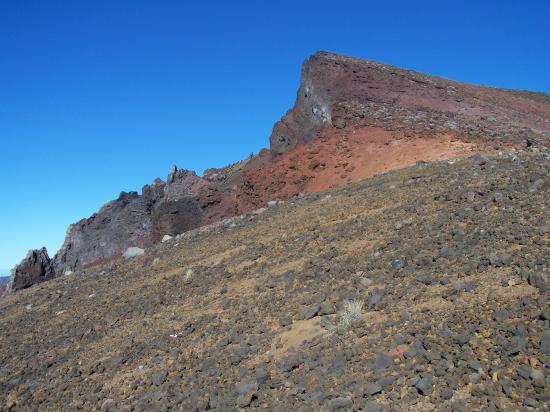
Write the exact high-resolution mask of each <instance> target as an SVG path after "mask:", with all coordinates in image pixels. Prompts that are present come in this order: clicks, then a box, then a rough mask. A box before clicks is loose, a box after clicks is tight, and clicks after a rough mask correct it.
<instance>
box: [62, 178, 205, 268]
mask: <svg viewBox="0 0 550 412" xmlns="http://www.w3.org/2000/svg"><path fill="white" fill-rule="evenodd" d="M167 180H168V181H167V182H166V183H165V182H163V181H162V180H160V179H157V180H156V181H155V182H154V183H153V184H151V185H146V186H144V187H143V189H142V193H141V195H139V194H138V193H136V192H129V193H126V192H122V193H121V194H120V196H119V197H118V199H116V200H113V201H111V202H109V203H107V204H106V205H104V206H103V207H102V208H101V209H100V210H99V212H98V213H96V214H94V215H92V216H91V217H89V218H87V219H82V220H81V221H79V222H77V223H75V224H72V225H70V226H69V229H68V231H67V235H66V238H65V242H64V243H63V246H62V247H61V249H60V250H59V252H58V253H57V254H56V256H55V257H54V259H53V267H54V268H55V271H56V273H58V274H61V273H64V272H65V271H67V270H75V269H79V268H81V267H84V266H89V265H94V264H97V263H101V262H103V261H105V260H107V259H112V258H114V257H118V256H120V255H121V254H122V252H124V251H125V250H126V249H127V248H129V247H132V246H137V247H142V248H143V247H147V246H149V245H151V244H152V243H155V242H158V241H159V240H160V239H161V238H162V236H163V235H165V234H169V235H175V234H178V233H181V232H185V231H187V230H189V229H193V228H195V227H197V226H199V225H200V222H201V217H202V209H201V207H200V204H199V202H198V196H197V194H198V189H199V188H200V187H201V186H202V185H203V184H204V181H203V179H201V178H200V177H199V176H197V175H196V174H195V173H194V172H192V171H188V170H177V169H176V168H175V167H173V169H172V171H171V173H170V175H169V176H168V179H167Z"/></svg>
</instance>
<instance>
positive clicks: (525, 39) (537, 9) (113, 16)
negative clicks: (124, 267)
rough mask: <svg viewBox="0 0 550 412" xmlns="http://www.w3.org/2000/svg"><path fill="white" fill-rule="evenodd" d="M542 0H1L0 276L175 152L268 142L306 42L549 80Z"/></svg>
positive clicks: (158, 172) (212, 153)
mask: <svg viewBox="0 0 550 412" xmlns="http://www.w3.org/2000/svg"><path fill="white" fill-rule="evenodd" d="M549 4H550V2H548V1H483V2H479V1H461V2H445V1H430V2H422V1H410V0H409V1H391V2H378V1H377V2H368V1H355V2H354V1H344V2H334V1H330V2H329V1H322V0H317V1H311V2H308V1H302V2H296V1H292V2H291V1H277V2H268V1H249V2H245V1H233V2H225V1H223V2H222V1H203V2H189V1H148V2H145V1H138V0H132V1H99V0H96V1H63V2H61V1H7V0H6V1H2V0H0V144H1V152H0V179H1V183H2V189H1V190H0V275H1V274H3V273H5V272H6V269H8V268H10V267H12V266H13V265H14V264H16V263H17V262H18V261H19V260H20V259H21V258H23V256H24V255H25V253H26V251H27V250H28V249H30V248H37V247H41V246H43V245H45V246H47V247H48V250H49V252H50V255H53V254H54V253H55V252H56V251H57V249H58V248H59V246H60V245H61V243H62V241H63V238H64V234H65V230H66V228H67V226H68V224H69V223H71V222H75V221H77V220H79V219H81V218H83V217H86V216H89V215H90V214H92V213H93V212H95V211H96V210H97V209H98V208H99V207H100V206H101V205H102V204H103V203H105V202H106V201H108V200H109V199H112V198H115V197H117V195H118V193H119V192H120V191H121V190H126V191H128V190H138V191H139V190H140V189H141V187H142V186H143V185H144V184H145V183H149V182H151V181H152V180H153V179H155V178H156V177H158V176H160V177H162V178H165V177H166V174H167V172H168V169H169V167H170V165H172V164H174V163H175V164H177V165H178V166H179V167H182V168H189V169H194V170H196V171H197V172H199V173H200V172H202V170H203V169H205V168H208V167H219V166H223V165H225V164H227V163H230V162H233V161H236V160H239V159H241V158H243V157H245V156H247V155H248V154H250V153H251V152H258V151H259V149H260V148H262V147H265V146H267V145H268V136H269V134H270V131H271V128H272V126H273V123H274V122H275V121H276V120H278V119H279V118H280V116H281V115H282V114H283V113H284V112H285V111H286V110H287V109H288V108H290V106H291V105H292V103H293V101H294V97H295V94H296V89H297V86H298V81H299V69H300V64H301V62H302V61H303V60H304V59H305V58H306V57H307V56H308V55H310V54H311V53H313V52H314V51H316V50H330V51H335V52H340V53H344V54H348V55H353V56H357V57H363V58H369V59H373V60H379V61H382V62H385V63H390V64H394V65H397V66H402V67H405V68H411V69H415V70H418V71H423V72H427V73H431V74H436V75H441V76H444V77H448V78H452V79H455V80H460V81H465V82H472V83H480V84H487V85H493V86H501V87H507V88H520V89H531V90H538V91H545V92H550V76H549V73H550V52H549V44H550V28H549V27H550V25H549V24H548V21H547V19H548V16H549V15H550V6H549Z"/></svg>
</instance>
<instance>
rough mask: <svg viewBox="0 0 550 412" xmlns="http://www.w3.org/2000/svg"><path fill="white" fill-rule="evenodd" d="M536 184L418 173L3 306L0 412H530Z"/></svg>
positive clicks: (537, 342)
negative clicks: (170, 411) (244, 411)
mask: <svg viewBox="0 0 550 412" xmlns="http://www.w3.org/2000/svg"><path fill="white" fill-rule="evenodd" d="M549 167H550V158H549V153H548V151H547V150H546V149H544V148H543V149H540V150H539V149H537V148H534V149H530V150H529V151H522V152H518V153H512V154H503V155H502V156H497V157H491V158H485V157H481V156H474V157H472V158H469V159H464V160H452V161H449V162H447V161H444V162H435V163H429V164H424V163H419V164H417V165H415V166H412V167H409V168H406V169H401V170H397V171H393V172H390V173H386V174H382V175H380V176H376V177H374V178H371V179H368V180H364V181H361V182H359V183H353V184H350V185H347V186H344V187H341V188H338V189H335V190H332V191H330V192H326V193H321V194H317V195H312V196H306V197H302V198H296V199H293V200H291V201H289V202H286V203H281V204H278V205H276V206H274V207H271V208H268V209H267V210H266V211H264V212H263V213H259V212H258V213H256V214H247V215H244V216H241V217H238V218H233V219H229V220H227V221H225V222H221V223H219V224H215V225H212V226H208V227H205V228H201V229H196V230H193V231H190V232H188V233H186V234H183V235H181V236H178V237H177V238H176V239H173V240H172V241H170V242H166V243H163V244H161V245H158V246H153V247H151V248H149V249H148V250H147V251H146V252H145V254H144V255H142V256H139V257H136V258H134V259H131V260H129V261H126V262H123V261H116V262H112V263H110V264H108V265H104V266H99V267H94V268H89V269H86V270H82V271H79V272H77V273H74V274H72V275H69V276H64V277H61V278H57V279H53V280H51V281H49V282H47V283H43V284H41V285H37V286H35V287H33V288H29V289H26V290H23V291H21V292H19V293H17V294H14V295H10V296H7V297H6V298H5V299H3V300H2V301H0V311H1V313H2V317H1V318H0V328H1V329H2V331H4V332H3V333H2V334H1V335H0V361H1V363H2V365H3V367H2V368H1V369H0V399H1V400H2V405H3V409H10V408H14V409H17V408H20V409H22V408H27V409H33V410H34V409H76V408H82V409H85V410H93V409H102V410H131V408H135V409H138V410H143V409H152V410H156V409H162V408H166V407H168V408H170V407H173V408H180V409H183V410H192V409H193V410H205V409H214V410H228V409H231V410H234V409H235V408H237V407H242V408H246V407H250V408H264V409H265V408H266V409H277V408H278V409H281V410H297V409H300V408H306V409H313V410H369V411H375V410H390V408H391V410H403V411H405V410H435V409H440V408H453V410H483V409H491V408H494V407H497V408H498V409H500V410H515V409H521V408H532V409H536V410H544V409H547V408H548V406H549V405H548V403H549V398H548V392H547V390H546V389H545V388H546V387H548V386H547V385H548V383H549V382H548V369H547V365H548V363H549V361H550V358H549V355H550V329H549V319H550V313H549V311H548V304H549V303H550V302H549V299H548V298H549V294H548V283H547V280H548V270H549V267H550V262H549V259H548V253H547V252H548V220H547V219H548V206H549V205H548V199H549V197H548V191H549V187H550V182H549V180H548V176H549V175H550V174H549ZM346 302H361V303H362V304H363V309H362V311H360V313H357V312H356V314H357V316H356V317H357V319H356V320H351V321H350V322H345V321H344V320H345V319H346V318H344V317H343V316H342V314H337V313H335V312H337V311H339V310H341V309H342V308H343V307H344V306H345V304H346ZM355 308H356V309H358V308H357V305H356V306H355ZM346 313H347V315H348V316H347V318H350V317H351V318H353V316H350V315H353V312H350V311H348V312H346ZM335 326H336V327H335ZM527 410H529V409H527Z"/></svg>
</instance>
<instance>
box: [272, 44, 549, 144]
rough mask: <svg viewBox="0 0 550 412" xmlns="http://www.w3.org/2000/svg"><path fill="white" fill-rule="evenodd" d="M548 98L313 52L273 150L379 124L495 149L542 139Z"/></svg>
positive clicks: (276, 130) (545, 135)
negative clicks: (329, 133) (454, 137)
mask: <svg viewBox="0 0 550 412" xmlns="http://www.w3.org/2000/svg"><path fill="white" fill-rule="evenodd" d="M549 118H550V97H549V96H548V95H546V94H544V93H531V92H523V91H510V90H502V89H496V88H489V87H481V86H472V85H468V84H463V83H458V82H454V81H451V80H447V79H442V78H438V77H433V76H427V75H424V74H421V73H417V72H414V71H410V70H403V69H399V68H397V67H393V66H389V65H385V64H381V63H376V62H372V61H369V60H362V59H356V58H350V57H344V56H340V55H337V54H333V53H326V52H318V53H315V54H314V55H313V56H311V57H310V58H309V59H308V60H306V61H305V62H304V64H303V66H302V79H301V83H300V88H299V90H298V95H297V98H296V103H295V104H294V107H293V108H292V109H291V110H290V111H289V112H288V113H287V114H286V115H285V116H284V117H283V118H282V119H281V120H280V121H279V122H278V123H277V124H276V125H275V127H274V128H273V132H272V134H271V137H270V144H271V150H272V152H273V153H277V154H280V153H284V152H287V151H289V150H291V149H293V148H294V147H296V146H297V145H299V144H301V143H307V142H309V141H311V140H312V139H314V138H315V137H316V136H319V135H322V134H323V129H326V128H327V126H331V125H332V126H334V127H336V128H337V129H346V128H348V127H351V128H358V127H366V126H375V127H382V128H383V129H385V130H387V131H391V132H400V133H402V134H404V135H405V136H413V135H422V136H423V137H426V136H433V135H438V134H442V133H452V134H453V135H457V136H461V137H462V138H463V139H464V140H468V141H474V140H479V141H482V142H486V143H491V144H494V145H498V146H503V145H508V144H518V143H519V144H524V143H525V141H526V139H528V138H530V137H534V138H536V137H538V138H540V139H541V140H542V141H544V142H545V143H546V144H547V143H548V138H549V132H548V119H549Z"/></svg>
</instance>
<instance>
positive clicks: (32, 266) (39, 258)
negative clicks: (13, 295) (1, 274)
mask: <svg viewBox="0 0 550 412" xmlns="http://www.w3.org/2000/svg"><path fill="white" fill-rule="evenodd" d="M54 276H55V271H54V269H53V266H52V264H51V260H50V257H49V256H48V251H47V250H46V248H44V247H43V248H42V249H36V250H30V251H29V253H27V256H26V257H25V259H23V260H22V261H21V263H19V265H17V266H16V267H15V268H14V269H13V271H12V275H11V279H10V282H9V283H8V287H7V291H8V292H13V291H16V290H20V289H25V288H28V287H29V286H32V285H34V284H35V283H40V282H44V281H46V280H49V279H51V278H53V277H54Z"/></svg>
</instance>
